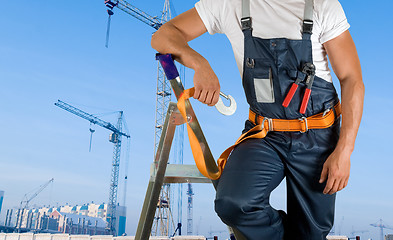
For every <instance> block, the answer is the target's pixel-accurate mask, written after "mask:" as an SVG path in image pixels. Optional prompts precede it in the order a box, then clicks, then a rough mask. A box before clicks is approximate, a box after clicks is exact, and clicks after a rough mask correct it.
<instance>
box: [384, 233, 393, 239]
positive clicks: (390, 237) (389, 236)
mask: <svg viewBox="0 0 393 240" xmlns="http://www.w3.org/2000/svg"><path fill="white" fill-rule="evenodd" d="M385 240H393V234H388V235H386V236H385Z"/></svg>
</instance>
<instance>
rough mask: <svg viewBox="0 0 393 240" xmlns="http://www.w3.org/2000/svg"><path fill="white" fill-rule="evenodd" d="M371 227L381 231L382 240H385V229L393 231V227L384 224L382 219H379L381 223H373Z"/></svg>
mask: <svg viewBox="0 0 393 240" xmlns="http://www.w3.org/2000/svg"><path fill="white" fill-rule="evenodd" d="M370 225H371V226H373V227H377V228H379V229H380V234H381V235H380V236H381V240H383V229H384V228H386V229H392V230H393V227H390V226H387V225H385V224H383V223H382V219H379V222H376V223H372V224H370Z"/></svg>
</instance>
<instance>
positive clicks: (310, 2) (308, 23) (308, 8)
mask: <svg viewBox="0 0 393 240" xmlns="http://www.w3.org/2000/svg"><path fill="white" fill-rule="evenodd" d="M305 1H306V4H305V6H304V19H303V39H310V37H311V34H312V28H313V25H314V21H313V15H314V0H305Z"/></svg>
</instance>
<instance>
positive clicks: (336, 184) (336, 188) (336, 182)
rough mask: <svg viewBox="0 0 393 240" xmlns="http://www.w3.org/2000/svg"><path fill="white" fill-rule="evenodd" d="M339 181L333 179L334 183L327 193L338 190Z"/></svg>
mask: <svg viewBox="0 0 393 240" xmlns="http://www.w3.org/2000/svg"><path fill="white" fill-rule="evenodd" d="M340 184H341V181H340V180H338V179H336V180H334V184H333V187H332V188H331V189H330V191H329V192H328V194H330V195H331V194H334V193H336V192H337V191H338V189H339V187H340Z"/></svg>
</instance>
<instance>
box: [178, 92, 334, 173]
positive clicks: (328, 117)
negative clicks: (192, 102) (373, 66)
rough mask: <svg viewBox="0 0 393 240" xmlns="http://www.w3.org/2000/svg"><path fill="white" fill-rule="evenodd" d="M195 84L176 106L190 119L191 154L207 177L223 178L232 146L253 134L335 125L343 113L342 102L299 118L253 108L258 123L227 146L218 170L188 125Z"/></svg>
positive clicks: (253, 120) (262, 134)
mask: <svg viewBox="0 0 393 240" xmlns="http://www.w3.org/2000/svg"><path fill="white" fill-rule="evenodd" d="M194 91H195V90H194V88H190V89H187V90H184V92H183V93H182V94H181V95H180V97H179V99H178V102H177V107H178V109H179V112H180V113H181V115H182V116H183V118H184V121H185V122H186V123H187V130H188V131H187V132H188V138H189V141H190V145H191V150H192V154H193V156H194V160H195V163H196V165H197V168H198V170H199V171H200V172H201V173H202V174H203V175H204V176H205V177H207V178H210V179H212V180H217V179H218V178H220V176H221V173H222V170H223V169H224V167H225V164H226V162H227V159H228V157H229V155H230V154H231V152H232V150H233V149H234V148H235V147H236V146H237V145H239V144H240V143H241V142H243V141H245V140H247V139H252V138H264V137H266V135H267V134H268V132H272V131H277V132H303V133H304V132H307V131H308V130H310V129H324V128H328V127H330V126H332V125H333V123H334V122H335V121H336V119H337V118H338V117H339V116H340V115H341V105H340V103H337V104H336V105H335V106H334V107H333V108H331V109H327V110H326V111H324V112H322V113H319V114H316V115H313V116H310V117H307V118H306V117H303V118H300V119H292V120H287V119H271V118H267V117H263V116H260V115H258V114H256V113H255V112H253V111H252V110H250V112H249V121H251V122H252V123H253V124H254V125H255V127H253V128H252V129H250V130H249V131H247V132H246V133H244V134H242V135H241V136H240V138H239V139H238V140H237V141H236V142H235V144H234V145H232V146H231V147H229V148H228V149H226V150H225V151H224V152H223V153H222V154H221V156H220V157H219V159H218V160H217V164H218V172H211V171H208V169H207V168H206V161H205V159H204V157H203V149H202V148H203V146H201V145H200V142H199V141H198V139H197V137H196V135H195V133H194V132H193V130H192V128H191V127H190V126H189V124H188V122H189V119H188V118H187V111H186V104H185V101H186V100H187V99H189V98H191V97H192V96H193V95H194Z"/></svg>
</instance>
